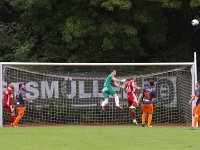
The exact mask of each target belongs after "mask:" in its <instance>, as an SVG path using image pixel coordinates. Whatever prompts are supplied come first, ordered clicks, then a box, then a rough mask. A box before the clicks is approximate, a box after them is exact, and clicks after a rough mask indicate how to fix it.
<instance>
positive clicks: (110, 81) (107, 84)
mask: <svg viewBox="0 0 200 150" xmlns="http://www.w3.org/2000/svg"><path fill="white" fill-rule="evenodd" d="M113 77H114V75H113V74H110V75H109V76H108V77H107V78H106V81H105V82H104V87H108V86H112V85H113V84H114V82H113V80H112V78H113Z"/></svg>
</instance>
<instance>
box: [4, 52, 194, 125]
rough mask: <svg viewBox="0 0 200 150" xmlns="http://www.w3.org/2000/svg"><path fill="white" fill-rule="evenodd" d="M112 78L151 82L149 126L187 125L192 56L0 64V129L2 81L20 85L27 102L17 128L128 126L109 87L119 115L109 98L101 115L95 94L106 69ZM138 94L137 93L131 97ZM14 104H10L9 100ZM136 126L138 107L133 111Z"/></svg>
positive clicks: (122, 95) (127, 118)
mask: <svg viewBox="0 0 200 150" xmlns="http://www.w3.org/2000/svg"><path fill="white" fill-rule="evenodd" d="M111 68H112V69H115V70H116V71H117V77H118V78H126V79H128V80H129V79H130V76H131V75H133V74H134V75H136V77H137V79H136V82H137V84H138V85H139V86H141V87H144V86H145V85H146V84H147V83H148V81H149V80H153V81H154V82H155V85H156V90H157V101H156V103H155V104H154V114H153V124H191V123H192V114H191V106H190V105H189V104H188V102H189V100H190V95H191V93H192V92H193V91H194V88H195V82H196V77H197V75H196V53H195V59H194V62H186V63H121V64H120V63H3V62H2V63H1V64H0V84H1V87H2V88H0V100H1V102H0V126H1V127H2V126H4V125H8V124H9V123H10V121H9V117H8V114H7V111H6V110H4V109H3V105H2V101H3V100H2V97H3V93H4V92H5V90H6V87H7V82H6V81H8V80H11V81H13V82H14V85H15V86H14V89H13V92H14V94H16V92H17V91H18V85H19V83H25V84H26V92H27V93H26V96H27V98H28V99H31V100H33V103H28V104H26V108H27V109H26V112H25V115H24V117H23V119H22V120H21V122H20V124H22V125H68V124H72V125H73V124H91V125H100V124H131V122H132V119H131V115H130V110H129V108H128V106H127V102H126V94H125V93H124V92H123V91H122V90H120V89H119V88H115V90H116V91H117V92H118V95H119V97H120V103H121V104H122V105H123V110H118V109H117V108H116V107H115V104H114V99H113V97H110V101H109V104H108V105H107V106H106V107H105V109H106V112H101V110H100V103H101V101H102V100H103V96H102V93H101V90H102V88H103V83H104V81H105V78H106V77H107V76H108V75H109V74H110V72H109V71H110V69H111ZM137 94H138V95H139V94H140V91H138V92H137ZM14 105H16V102H15V101H14ZM136 113H137V120H138V122H141V108H140V106H138V108H137V111H136Z"/></svg>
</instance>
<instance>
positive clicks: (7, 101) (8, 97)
mask: <svg viewBox="0 0 200 150" xmlns="http://www.w3.org/2000/svg"><path fill="white" fill-rule="evenodd" d="M12 102H13V92H12V89H11V88H10V87H8V88H7V91H6V92H5V93H4V105H7V106H10V105H12Z"/></svg>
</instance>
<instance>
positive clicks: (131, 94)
mask: <svg viewBox="0 0 200 150" xmlns="http://www.w3.org/2000/svg"><path fill="white" fill-rule="evenodd" d="M135 80H136V77H135V76H134V75H133V76H131V80H130V82H128V83H126V84H125V86H124V90H125V92H126V93H127V102H128V106H129V108H130V109H131V115H132V119H133V123H134V124H136V125H138V123H137V120H136V112H135V111H136V106H137V104H138V100H137V96H136V92H137V91H136V90H141V87H139V86H137V83H136V82H135Z"/></svg>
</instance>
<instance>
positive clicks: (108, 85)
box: [101, 70, 125, 111]
mask: <svg viewBox="0 0 200 150" xmlns="http://www.w3.org/2000/svg"><path fill="white" fill-rule="evenodd" d="M116 74H117V72H116V70H111V74H110V75H108V77H107V78H106V81H105V82H104V87H103V90H102V93H103V97H104V101H103V102H102V103H101V110H103V111H105V108H104V107H105V106H106V105H107V104H108V99H109V95H112V96H114V98H115V104H116V106H117V108H119V109H123V108H122V106H121V105H120V104H119V97H118V95H117V93H116V91H115V90H114V89H113V87H112V86H113V84H114V85H115V86H117V87H121V85H120V82H124V81H125V79H123V80H120V79H117V78H115V75H116Z"/></svg>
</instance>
